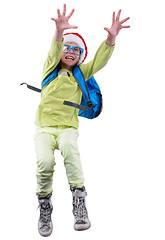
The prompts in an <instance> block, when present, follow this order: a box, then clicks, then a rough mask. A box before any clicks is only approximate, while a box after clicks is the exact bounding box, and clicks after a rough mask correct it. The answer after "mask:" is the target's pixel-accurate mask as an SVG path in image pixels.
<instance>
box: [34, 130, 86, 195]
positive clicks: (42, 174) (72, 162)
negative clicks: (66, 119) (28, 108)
mask: <svg viewBox="0 0 165 240" xmlns="http://www.w3.org/2000/svg"><path fill="white" fill-rule="evenodd" d="M77 137H78V131H77V130H76V129H74V128H66V127H61V126H60V127H58V128H54V127H46V128H37V130H36V134H35V146H36V154H37V193H38V194H39V195H41V196H47V195H48V194H49V193H51V192H52V190H53V189H52V183H53V172H54V166H55V164H56V163H55V158H54V151H55V149H59V150H60V151H61V154H62V156H63V158H64V165H65V168H66V174H67V178H68V182H69V185H70V187H71V188H73V187H77V188H81V187H83V186H84V178H83V172H82V167H81V162H80V154H79V150H78V146H77Z"/></svg>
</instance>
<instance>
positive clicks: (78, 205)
mask: <svg viewBox="0 0 165 240" xmlns="http://www.w3.org/2000/svg"><path fill="white" fill-rule="evenodd" d="M73 214H74V216H75V219H76V222H82V221H83V222H85V221H86V218H87V209H86V206H85V199H84V198H83V197H74V198H73Z"/></svg>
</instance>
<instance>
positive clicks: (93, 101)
mask: <svg viewBox="0 0 165 240" xmlns="http://www.w3.org/2000/svg"><path fill="white" fill-rule="evenodd" d="M58 71H59V69H58V67H56V68H55V69H54V70H53V72H52V73H50V75H49V76H48V77H46V78H45V79H44V80H43V82H42V84H41V89H39V88H36V87H33V86H31V85H28V84H27V83H21V85H23V84H26V85H27V87H28V88H29V89H31V90H34V91H36V92H41V91H42V89H43V88H44V87H45V86H47V85H48V84H49V83H50V82H51V81H53V80H54V79H55V78H56V77H57V76H58ZM73 75H74V77H75V79H76V81H77V83H78V85H79V87H80V89H81V91H82V99H81V103H80V105H79V104H77V103H73V102H69V101H67V100H65V101H64V102H63V104H64V105H67V106H69V107H75V108H78V109H79V114H78V116H80V117H85V118H88V119H93V118H96V117H98V116H99V114H100V113H101V111H102V94H101V90H100V87H99V85H98V84H97V82H96V80H95V78H94V76H92V77H91V78H89V79H88V80H87V81H85V79H84V76H83V73H82V71H81V69H80V67H79V66H76V67H75V68H74V69H73Z"/></svg>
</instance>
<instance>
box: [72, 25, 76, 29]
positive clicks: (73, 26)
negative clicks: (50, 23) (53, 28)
mask: <svg viewBox="0 0 165 240" xmlns="http://www.w3.org/2000/svg"><path fill="white" fill-rule="evenodd" d="M70 28H74V29H76V28H78V27H77V26H75V25H70Z"/></svg>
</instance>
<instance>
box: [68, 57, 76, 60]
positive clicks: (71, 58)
mask: <svg viewBox="0 0 165 240" xmlns="http://www.w3.org/2000/svg"><path fill="white" fill-rule="evenodd" d="M66 59H71V60H74V58H73V57H66Z"/></svg>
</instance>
